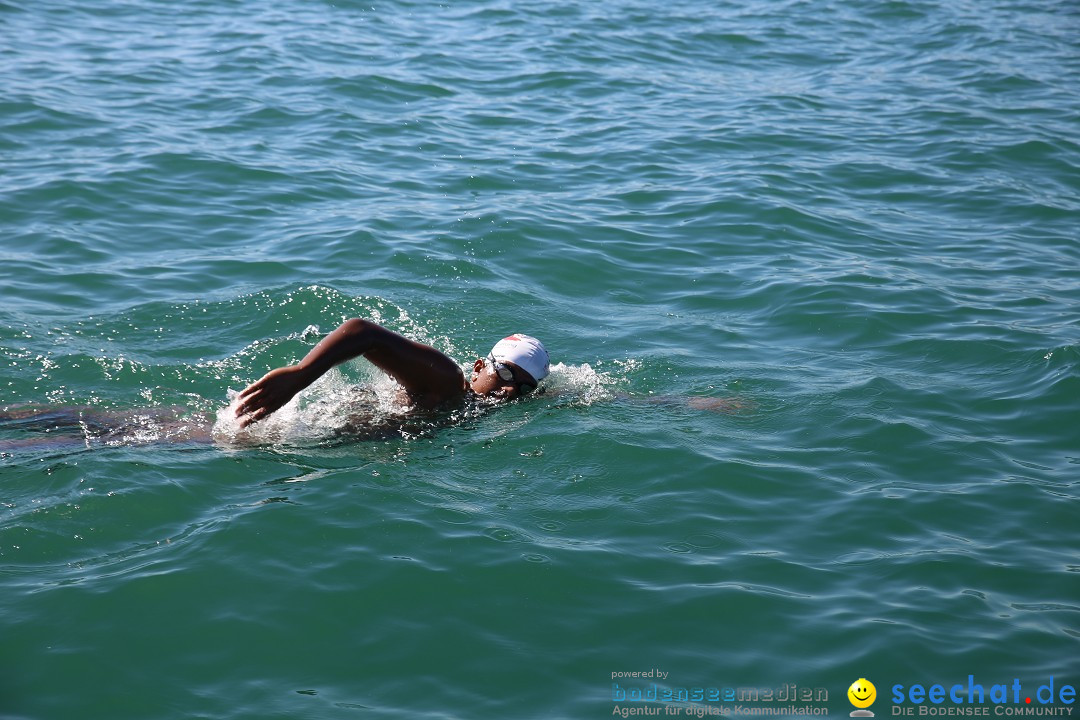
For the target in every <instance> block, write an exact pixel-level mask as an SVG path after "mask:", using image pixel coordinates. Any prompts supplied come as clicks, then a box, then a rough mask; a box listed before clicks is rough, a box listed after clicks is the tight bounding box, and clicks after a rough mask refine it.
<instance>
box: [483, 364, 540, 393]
mask: <svg viewBox="0 0 1080 720" xmlns="http://www.w3.org/2000/svg"><path fill="white" fill-rule="evenodd" d="M503 364H504V365H506V366H507V367H508V368H510V370H511V372H512V373H513V379H512V380H504V379H503V378H501V377H499V374H498V373H497V372H495V368H494V367H493V366H492V364H491V361H490V360H486V359H484V358H477V360H476V362H475V363H473V371H472V377H471V378H470V379H469V387H471V388H472V391H473V392H474V393H476V394H477V395H484V396H486V397H489V398H493V399H496V400H513V399H514V398H516V397H519V396H521V395H523V394H524V392H523V390H524V391H528V390H529V388H531V387H532V388H534V387H536V381H535V380H533V379H532V376H531V375H529V373H527V372H525V371H524V370H522V369H521V368H519V367H518V366H517V365H515V364H514V363H511V362H508V363H503Z"/></svg>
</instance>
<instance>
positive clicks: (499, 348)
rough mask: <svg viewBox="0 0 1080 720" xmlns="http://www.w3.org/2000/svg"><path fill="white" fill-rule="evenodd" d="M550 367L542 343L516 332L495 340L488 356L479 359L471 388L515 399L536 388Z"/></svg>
mask: <svg viewBox="0 0 1080 720" xmlns="http://www.w3.org/2000/svg"><path fill="white" fill-rule="evenodd" d="M550 369H551V360H550V358H549V357H548V352H547V350H545V349H544V345H543V343H541V342H540V341H539V340H537V339H536V338H534V337H532V336H530V335H523V334H522V333H516V334H514V335H508V336H507V337H504V338H503V339H502V340H500V341H499V342H497V343H495V347H493V348H491V352H489V353H488V354H487V357H482V358H477V360H476V362H475V363H473V372H472V378H471V379H470V380H469V387H471V388H472V391H473V392H474V393H476V394H477V395H486V396H488V397H492V398H497V399H500V400H512V399H513V398H516V397H518V396H520V395H524V394H526V393H528V392H530V391H532V390H535V389H536V386H537V385H538V384H539V382H540V381H541V380H543V379H544V378H545V377H547V374H548V372H549V371H550Z"/></svg>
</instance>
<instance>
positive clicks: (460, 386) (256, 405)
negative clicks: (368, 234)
mask: <svg viewBox="0 0 1080 720" xmlns="http://www.w3.org/2000/svg"><path fill="white" fill-rule="evenodd" d="M361 355H363V356H364V357H365V358H367V359H368V360H370V361H371V363H372V364H373V365H375V366H376V367H378V368H379V369H380V370H382V371H383V372H385V373H386V374H387V375H389V376H390V377H392V378H394V380H396V381H397V382H398V383H399V384H400V385H401V386H402V387H404V388H405V390H406V392H408V393H409V395H410V396H411V397H412V398H413V400H414V401H415V402H417V403H418V404H420V405H423V406H428V407H435V406H437V405H440V404H442V403H445V402H448V401H451V400H454V399H457V398H460V397H461V396H462V395H463V394H464V393H465V377H464V376H463V375H462V373H461V368H460V367H458V365H457V363H455V362H454V361H453V360H451V359H450V358H449V357H447V356H446V355H444V354H443V353H441V352H439V351H438V350H436V349H435V348H433V347H431V346H429V345H423V344H421V343H418V342H415V341H413V340H409V339H408V338H407V337H404V336H402V335H398V334H397V333H396V332H393V331H391V330H387V329H386V328H384V327H381V326H380V325H377V324H375V323H373V322H371V321H370V320H362V319H359V318H353V319H352V320H346V321H345V322H344V323H342V324H341V327H339V328H338V329H337V330H335V331H334V332H332V333H330V334H329V335H327V336H326V337H325V338H323V339H322V341H321V342H320V343H319V344H318V345H316V346H315V347H314V348H312V350H311V352H309V353H308V354H307V356H305V357H304V359H303V360H301V361H300V362H299V363H297V364H296V365H289V366H287V367H282V368H278V369H277V370H271V371H270V372H268V373H267V374H266V375H264V376H263V377H262V378H261V379H260V380H258V381H257V382H254V383H252V384H251V385H249V386H248V387H247V388H245V389H244V390H243V392H241V393H240V402H239V404H238V405H237V407H236V417H238V418H240V424H241V426H242V427H247V426H248V425H250V424H251V423H253V422H258V421H259V420H262V419H263V418H265V417H266V416H267V415H269V414H270V413H272V412H274V411H275V410H277V409H279V408H280V407H282V406H283V405H285V403H287V402H289V400H291V399H292V398H293V397H294V396H295V395H296V394H297V393H298V392H300V391H301V390H303V389H304V388H306V387H307V386H308V385H310V384H311V383H313V382H315V381H316V380H318V379H319V378H320V377H322V376H323V374H324V373H326V371H327V370H329V369H330V368H332V367H334V366H335V365H338V364H340V363H343V362H345V361H346V360H352V359H353V358H355V357H359V356H361Z"/></svg>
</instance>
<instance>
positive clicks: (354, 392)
mask: <svg viewBox="0 0 1080 720" xmlns="http://www.w3.org/2000/svg"><path fill="white" fill-rule="evenodd" d="M388 388H389V389H388ZM566 394H567V391H566V390H560V389H553V390H549V389H547V388H540V389H539V390H538V391H537V392H536V393H535V394H533V395H530V396H528V397H526V398H522V399H520V400H516V401H514V402H530V401H531V400H533V399H536V398H540V397H546V398H554V397H558V396H560V395H566ZM229 395H230V403H229V404H228V405H227V406H226V407H224V408H221V409H220V410H218V412H217V413H216V414H211V413H206V412H198V411H192V410H191V409H190V408H188V407H184V406H180V405H176V406H170V407H151V408H136V409H128V410H118V409H105V408H98V407H93V406H88V405H80V406H77V405H69V406H63V405H62V406H35V405H25V406H16V407H10V408H5V409H3V410H0V433H3V434H4V435H8V437H0V452H4V451H12V450H21V449H27V448H34V449H39V450H47V449H49V448H55V449H60V448H64V447H72V446H76V447H77V446H83V447H86V448H92V447H107V446H116V445H140V444H147V443H173V444H211V443H216V444H219V445H221V446H223V447H238V446H239V447H243V446H252V445H262V444H270V443H285V444H289V445H299V446H304V445H311V444H317V445H338V444H344V443H349V442H361V441H372V440H387V439H393V438H404V439H409V438H413V437H421V436H424V435H428V434H430V433H432V432H435V431H437V430H439V429H441V428H445V427H450V426H453V425H458V424H461V423H463V422H467V421H470V420H475V419H478V418H480V417H481V416H483V415H486V414H487V413H489V412H491V411H493V410H494V409H496V408H497V407H498V406H500V405H503V404H505V403H503V402H500V401H498V400H491V399H486V398H483V397H478V396H476V395H472V394H470V395H468V396H466V398H465V399H464V400H463V401H462V402H461V403H460V404H459V405H457V406H454V407H451V408H442V409H436V410H432V409H425V408H421V407H418V406H415V405H413V404H411V403H409V402H408V396H407V395H406V394H405V393H404V392H402V391H401V389H400V388H399V387H398V386H397V385H395V384H393V383H382V384H375V385H348V386H345V387H344V388H340V387H339V388H336V389H335V390H334V391H333V392H332V393H327V392H326V391H323V392H316V393H314V397H305V398H302V399H300V400H299V402H298V401H297V400H294V401H293V402H290V403H289V404H288V405H286V406H285V407H284V408H282V409H281V410H279V411H278V412H276V413H275V414H274V415H271V416H270V417H269V418H267V419H265V420H263V421H261V422H259V423H256V424H254V425H250V426H248V427H246V428H245V427H241V424H240V422H239V420H238V419H237V418H236V414H235V406H236V399H237V394H236V393H235V392H234V391H230V393H229ZM610 398H611V399H622V400H631V401H640V402H644V403H648V404H650V405H657V404H664V405H682V406H685V407H687V408H691V409H695V410H710V411H714V412H725V413H737V412H741V411H743V410H747V409H749V408H750V407H751V406H750V404H749V403H747V402H745V401H743V400H740V399H738V398H710V397H688V398H679V397H671V396H659V397H658V396H648V397H635V396H633V395H629V394H627V393H613V394H611V395H610Z"/></svg>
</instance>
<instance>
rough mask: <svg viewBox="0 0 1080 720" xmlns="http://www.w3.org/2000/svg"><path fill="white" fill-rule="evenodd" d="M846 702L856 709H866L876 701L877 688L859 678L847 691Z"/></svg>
mask: <svg viewBox="0 0 1080 720" xmlns="http://www.w3.org/2000/svg"><path fill="white" fill-rule="evenodd" d="M847 696H848V700H850V701H851V704H852V705H854V706H855V707H857V708H868V707H870V706H871V705H873V704H874V700H876V699H877V688H875V687H874V683H872V682H870V681H869V680H867V679H866V678H859V679H858V680H856V681H855V682H853V683H851V687H849V688H848V689H847Z"/></svg>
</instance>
